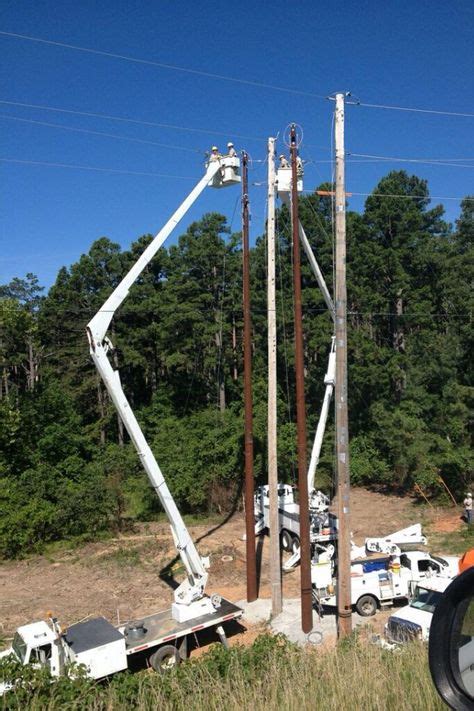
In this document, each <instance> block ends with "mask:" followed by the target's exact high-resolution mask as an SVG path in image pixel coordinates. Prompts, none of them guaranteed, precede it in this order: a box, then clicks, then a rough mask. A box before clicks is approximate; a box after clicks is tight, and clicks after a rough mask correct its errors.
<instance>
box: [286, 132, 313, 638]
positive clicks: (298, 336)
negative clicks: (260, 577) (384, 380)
mask: <svg viewBox="0 0 474 711" xmlns="http://www.w3.org/2000/svg"><path fill="white" fill-rule="evenodd" d="M290 140H291V143H290V150H291V175H292V181H291V222H292V230H293V289H294V302H295V306H294V318H295V370H296V420H297V452H298V489H299V507H300V553H301V559H300V560H301V562H300V570H301V627H302V630H303V632H310V631H311V630H312V628H313V601H312V591H311V544H310V540H309V503H308V479H307V476H308V471H307V466H306V406H305V396H304V346H303V313H302V304H301V261H300V260H301V257H300V240H299V222H298V174H297V169H296V157H297V155H298V148H297V145H296V127H295V125H294V124H293V125H292V126H291V134H290Z"/></svg>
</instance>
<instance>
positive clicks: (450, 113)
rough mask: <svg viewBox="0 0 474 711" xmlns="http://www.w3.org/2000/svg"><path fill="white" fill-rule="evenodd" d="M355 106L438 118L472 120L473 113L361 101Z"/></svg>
mask: <svg viewBox="0 0 474 711" xmlns="http://www.w3.org/2000/svg"><path fill="white" fill-rule="evenodd" d="M356 105H357V106H363V107H364V108H367V109H388V110H391V111H412V112H414V113H420V114H437V115H439V116H466V117H468V118H474V113H469V112H465V111H439V110H437V109H419V108H414V107H413V106H395V105H393V104H391V105H389V104H367V103H365V102H363V101H358V102H357V104H356Z"/></svg>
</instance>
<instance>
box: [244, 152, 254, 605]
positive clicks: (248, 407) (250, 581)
mask: <svg viewBox="0 0 474 711" xmlns="http://www.w3.org/2000/svg"><path fill="white" fill-rule="evenodd" d="M242 291H243V312H244V419H245V531H246V541H245V547H246V559H247V601H248V602H253V601H254V600H256V599H257V559H256V554H255V515H254V475H253V397H252V320H251V315H250V249H249V197H248V156H247V153H246V152H245V151H242Z"/></svg>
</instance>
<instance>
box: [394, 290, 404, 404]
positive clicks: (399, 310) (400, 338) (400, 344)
mask: <svg viewBox="0 0 474 711" xmlns="http://www.w3.org/2000/svg"><path fill="white" fill-rule="evenodd" d="M402 316H403V298H402V290H401V289H399V290H398V292H397V297H396V299H395V317H394V318H395V323H394V328H393V335H392V343H393V348H394V349H395V350H396V351H397V353H401V354H403V353H405V332H404V329H403V322H402V320H401V317H402ZM405 386H406V373H405V371H404V370H403V369H402V368H400V369H399V376H398V377H397V378H396V379H395V391H396V395H397V398H398V400H400V398H401V396H402V393H403V391H404V390H405Z"/></svg>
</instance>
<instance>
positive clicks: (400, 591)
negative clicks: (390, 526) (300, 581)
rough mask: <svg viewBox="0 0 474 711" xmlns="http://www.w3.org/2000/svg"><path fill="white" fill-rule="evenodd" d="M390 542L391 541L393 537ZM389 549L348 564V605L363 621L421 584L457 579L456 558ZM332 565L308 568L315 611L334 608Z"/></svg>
mask: <svg viewBox="0 0 474 711" xmlns="http://www.w3.org/2000/svg"><path fill="white" fill-rule="evenodd" d="M399 533H400V532H399ZM390 538H392V540H393V536H392V537H390ZM368 540H370V539H368ZM378 540H379V541H381V540H382V539H378ZM379 545H382V544H381V543H380V544H379ZM389 545H390V548H391V550H390V555H389V556H385V557H379V558H377V557H372V558H369V557H366V558H364V559H359V560H353V561H352V565H351V602H352V605H353V606H354V608H355V610H356V611H357V612H358V613H359V615H362V616H363V617H368V616H371V615H375V613H376V612H377V610H378V609H381V608H385V607H391V606H392V605H393V603H394V602H395V601H396V600H402V599H410V598H411V596H412V595H413V592H414V590H415V587H416V584H417V583H419V582H421V581H431V580H433V579H435V580H443V581H446V580H448V581H449V580H451V579H452V578H453V577H454V576H455V575H457V572H458V560H459V559H458V558H455V557H447V558H441V557H440V556H432V555H431V554H430V553H427V552H424V551H406V552H404V553H401V552H400V550H399V549H398V550H395V547H394V544H393V543H390V544H389ZM333 565H334V564H333V562H332V560H330V561H327V562H321V561H320V562H319V563H318V564H316V565H314V564H313V566H312V583H313V597H314V599H315V602H316V603H317V604H318V606H319V607H320V606H321V605H327V606H329V607H335V606H336V597H335V594H334V591H335V589H336V576H337V570H336V571H335V575H334V576H333V575H332V568H333Z"/></svg>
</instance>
